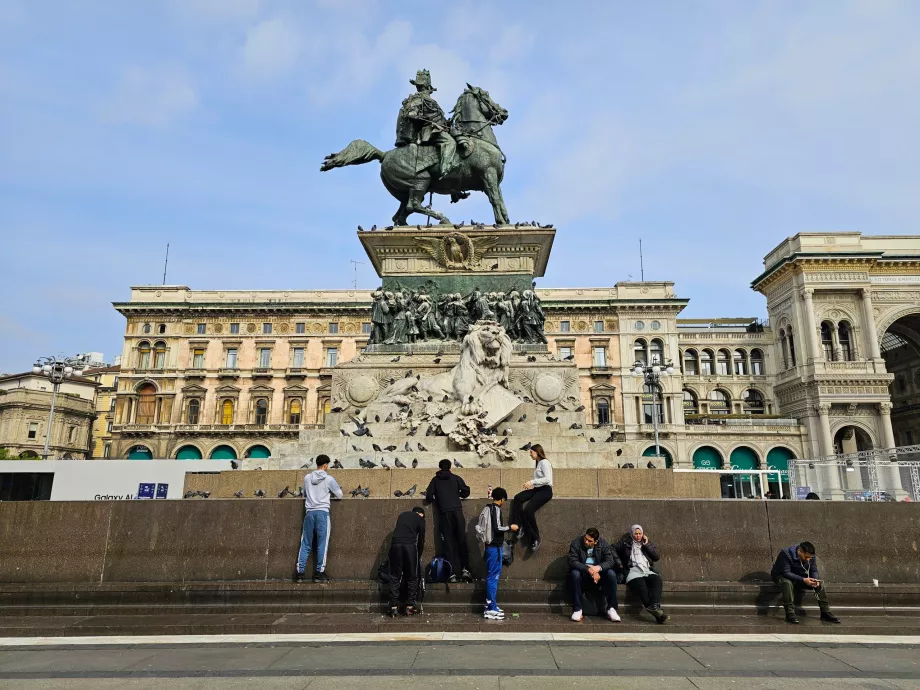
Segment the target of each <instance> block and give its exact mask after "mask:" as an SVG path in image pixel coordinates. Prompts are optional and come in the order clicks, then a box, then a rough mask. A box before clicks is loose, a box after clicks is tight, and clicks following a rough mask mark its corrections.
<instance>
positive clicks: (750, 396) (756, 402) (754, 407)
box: [741, 388, 764, 414]
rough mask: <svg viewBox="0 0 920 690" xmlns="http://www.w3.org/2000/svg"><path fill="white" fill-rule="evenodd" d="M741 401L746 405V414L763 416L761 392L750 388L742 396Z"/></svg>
mask: <svg viewBox="0 0 920 690" xmlns="http://www.w3.org/2000/svg"><path fill="white" fill-rule="evenodd" d="M741 400H742V402H743V404H744V413H745V414H763V413H764V402H763V396H762V395H761V394H760V391H757V390H754V389H753V388H748V389H747V390H746V391H744V393H742V394H741Z"/></svg>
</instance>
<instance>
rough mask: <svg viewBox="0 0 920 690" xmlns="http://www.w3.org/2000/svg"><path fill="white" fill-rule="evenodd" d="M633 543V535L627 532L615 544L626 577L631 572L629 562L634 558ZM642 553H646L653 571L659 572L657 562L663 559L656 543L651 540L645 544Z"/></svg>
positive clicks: (614, 547)
mask: <svg viewBox="0 0 920 690" xmlns="http://www.w3.org/2000/svg"><path fill="white" fill-rule="evenodd" d="M632 544H633V538H632V535H631V534H629V532H627V533H626V534H624V535H623V536H622V537H621V538H620V541H618V542H617V543H616V544H614V546H613V550H614V551H616V554H617V557H618V558H619V559H620V562H621V563H622V564H623V571H622V572H623V576H624V577H625V576H626V575H628V574H629V562H630V560H631V558H632ZM642 553H644V554H645V557H646V558H647V559H648V562H649V565H651V566H652V571H653V572H656V573H657V572H658V566H657V565H656V564H657V563H658V561H659V560H660V559H661V554H660V553H658V547H657V546H655V543H654V542H651V541H650V542H649V543H648V544H643V545H642Z"/></svg>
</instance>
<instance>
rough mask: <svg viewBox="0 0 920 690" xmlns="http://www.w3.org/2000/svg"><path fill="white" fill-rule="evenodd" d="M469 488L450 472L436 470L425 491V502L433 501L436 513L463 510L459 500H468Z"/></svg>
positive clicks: (461, 479)
mask: <svg viewBox="0 0 920 690" xmlns="http://www.w3.org/2000/svg"><path fill="white" fill-rule="evenodd" d="M469 496H470V487H468V486H467V485H466V482H465V481H463V477H458V476H457V475H456V474H454V473H453V472H451V471H450V470H438V471H437V472H436V473H435V475H434V478H433V479H432V480H431V482H430V483H429V484H428V489H427V490H426V491H425V500H426V501H428V502H429V503H430V502H432V501H434V503H435V505H436V506H437V507H438V512H441V513H450V512H452V511H454V510H463V505H462V504H461V503H460V499H461V498H469Z"/></svg>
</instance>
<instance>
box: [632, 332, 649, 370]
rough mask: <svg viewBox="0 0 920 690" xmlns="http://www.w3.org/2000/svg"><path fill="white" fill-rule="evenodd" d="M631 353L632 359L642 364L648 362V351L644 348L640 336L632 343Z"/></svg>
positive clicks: (643, 342)
mask: <svg viewBox="0 0 920 690" xmlns="http://www.w3.org/2000/svg"><path fill="white" fill-rule="evenodd" d="M633 353H634V354H633V359H634V360H635V361H636V362H639V363H641V364H642V365H646V364H648V352H647V350H646V345H645V341H644V340H643V339H642V338H638V339H637V340H636V342H635V343H633Z"/></svg>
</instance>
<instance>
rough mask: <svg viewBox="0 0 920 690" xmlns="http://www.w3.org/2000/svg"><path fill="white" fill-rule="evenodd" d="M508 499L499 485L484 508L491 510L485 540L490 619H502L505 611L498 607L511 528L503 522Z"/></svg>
mask: <svg viewBox="0 0 920 690" xmlns="http://www.w3.org/2000/svg"><path fill="white" fill-rule="evenodd" d="M507 500H508V492H507V491H505V490H504V489H503V488H502V487H500V486H497V487H495V488H494V489H492V502H491V503H490V504H489V505H487V506H486V507H485V509H484V510H486V511H489V531H488V532H487V534H486V535H484V536H485V537H486V538H487V541H486V542H485V552H484V554H483V555H484V556H485V561H486V608H485V613H484V614H483V616H484V617H485V618H488V619H490V620H502V619H504V617H505V612H504V611H502V610H501V609H500V608H498V578H499V577H500V576H501V574H502V545H503V544H504V543H505V532H507V531H508V530H509V529H513V528H510V527H508V526H507V525H505V524H504V523H503V522H502V506H503V505H504V504H505V501H507Z"/></svg>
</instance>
